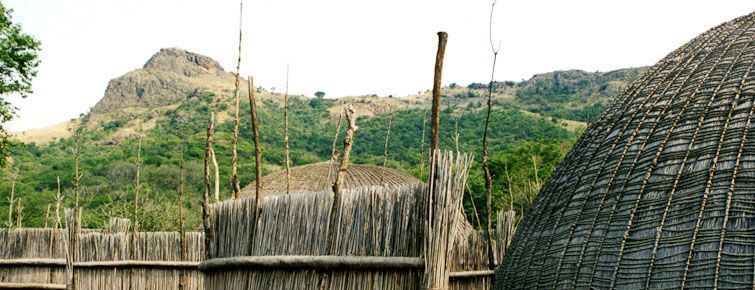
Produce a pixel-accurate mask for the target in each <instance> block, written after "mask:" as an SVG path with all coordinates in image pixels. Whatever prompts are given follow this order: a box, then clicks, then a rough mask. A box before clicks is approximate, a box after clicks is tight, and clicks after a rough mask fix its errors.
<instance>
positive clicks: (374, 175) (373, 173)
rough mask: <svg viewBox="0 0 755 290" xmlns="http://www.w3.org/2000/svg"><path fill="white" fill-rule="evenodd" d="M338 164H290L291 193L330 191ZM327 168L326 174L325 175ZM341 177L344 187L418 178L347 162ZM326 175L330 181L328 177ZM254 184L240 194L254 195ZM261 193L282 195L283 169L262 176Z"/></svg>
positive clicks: (409, 181)
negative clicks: (343, 175) (345, 169)
mask: <svg viewBox="0 0 755 290" xmlns="http://www.w3.org/2000/svg"><path fill="white" fill-rule="evenodd" d="M338 165H339V164H338V163H337V162H335V163H333V164H332V165H330V164H329V163H328V162H320V163H313V164H308V165H302V166H296V167H291V193H298V192H318V191H325V190H330V188H331V185H332V184H333V181H334V180H335V177H336V174H337V172H338ZM328 168H330V174H328ZM346 173H347V174H346V179H345V180H344V183H343V187H342V188H344V189H352V188H360V187H365V186H399V185H404V184H411V183H418V182H420V181H419V179H416V178H414V177H412V176H409V175H406V174H403V173H401V172H398V171H396V170H393V169H390V168H385V167H380V166H373V165H360V164H349V167H348V169H347V171H346ZM328 175H330V180H328ZM254 188H255V183H254V182H252V183H251V184H249V185H247V186H246V187H244V188H243V189H242V190H241V195H254ZM262 193H263V195H277V194H286V170H285V169H284V170H281V171H278V172H274V173H271V174H268V175H265V176H263V177H262Z"/></svg>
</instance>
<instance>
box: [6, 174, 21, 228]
mask: <svg viewBox="0 0 755 290" xmlns="http://www.w3.org/2000/svg"><path fill="white" fill-rule="evenodd" d="M17 178H18V173H13V177H12V179H11V185H10V197H9V198H8V204H9V207H10V209H9V210H8V222H6V223H5V226H6V227H7V228H8V229H11V228H13V204H14V203H15V202H16V196H15V195H16V179H17Z"/></svg>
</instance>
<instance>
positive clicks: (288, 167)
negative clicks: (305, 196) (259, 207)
mask: <svg viewBox="0 0 755 290" xmlns="http://www.w3.org/2000/svg"><path fill="white" fill-rule="evenodd" d="M283 148H284V150H285V152H286V194H291V157H290V155H289V151H288V65H286V93H285V94H284V95H283Z"/></svg>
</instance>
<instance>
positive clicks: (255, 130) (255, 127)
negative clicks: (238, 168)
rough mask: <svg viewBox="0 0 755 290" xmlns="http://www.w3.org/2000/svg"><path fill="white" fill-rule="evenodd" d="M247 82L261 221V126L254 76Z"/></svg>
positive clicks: (257, 213) (257, 214) (257, 212)
mask: <svg viewBox="0 0 755 290" xmlns="http://www.w3.org/2000/svg"><path fill="white" fill-rule="evenodd" d="M247 81H248V83H247V85H248V88H249V109H250V110H251V118H252V138H254V162H255V164H256V166H255V171H256V173H257V178H256V180H255V182H254V183H255V187H254V189H255V190H254V194H255V195H254V196H255V201H256V203H257V210H256V211H255V215H254V218H255V219H259V216H260V211H261V210H262V146H260V131H259V124H258V123H257V100H255V99H254V79H253V78H252V76H249V79H248V80H247ZM255 224H256V223H255Z"/></svg>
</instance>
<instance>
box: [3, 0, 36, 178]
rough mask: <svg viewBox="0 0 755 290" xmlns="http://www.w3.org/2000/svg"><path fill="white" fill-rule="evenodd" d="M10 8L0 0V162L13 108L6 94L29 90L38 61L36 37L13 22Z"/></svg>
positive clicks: (5, 147) (27, 91)
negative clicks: (6, 124)
mask: <svg viewBox="0 0 755 290" xmlns="http://www.w3.org/2000/svg"><path fill="white" fill-rule="evenodd" d="M11 12H12V11H11V10H10V9H7V8H6V7H5V6H4V5H3V4H2V3H0V165H4V164H5V161H6V156H7V154H8V152H7V148H8V146H9V145H10V141H9V139H8V134H7V132H6V130H5V128H3V124H5V123H7V122H8V121H10V120H11V119H13V117H14V116H15V111H16V109H15V108H14V107H13V105H12V104H11V103H10V102H8V101H7V97H8V96H9V95H20V96H21V97H26V96H27V95H28V94H30V93H31V92H32V90H31V80H32V78H33V77H35V76H36V75H37V65H39V59H38V54H39V50H40V48H39V46H40V43H39V41H37V40H36V39H34V38H33V37H31V36H30V35H28V34H25V33H24V32H23V31H21V26H19V25H18V24H17V23H13V19H12V18H11Z"/></svg>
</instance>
